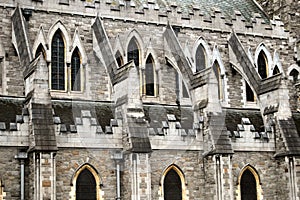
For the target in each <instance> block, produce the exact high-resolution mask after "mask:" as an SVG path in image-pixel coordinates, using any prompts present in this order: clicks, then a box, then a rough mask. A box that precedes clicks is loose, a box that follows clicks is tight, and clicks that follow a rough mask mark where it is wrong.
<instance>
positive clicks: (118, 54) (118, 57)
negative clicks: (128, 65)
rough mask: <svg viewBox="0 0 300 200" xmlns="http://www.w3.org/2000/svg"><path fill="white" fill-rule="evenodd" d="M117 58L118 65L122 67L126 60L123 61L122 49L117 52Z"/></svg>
mask: <svg viewBox="0 0 300 200" xmlns="http://www.w3.org/2000/svg"><path fill="white" fill-rule="evenodd" d="M115 58H116V60H117V63H118V66H119V67H121V66H122V65H123V64H124V62H123V58H122V55H121V53H120V51H117V52H116V54H115Z"/></svg>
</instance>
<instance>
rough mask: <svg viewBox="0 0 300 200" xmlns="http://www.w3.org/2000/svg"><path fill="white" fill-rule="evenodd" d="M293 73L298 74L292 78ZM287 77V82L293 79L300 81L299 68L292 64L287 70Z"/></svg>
mask: <svg viewBox="0 0 300 200" xmlns="http://www.w3.org/2000/svg"><path fill="white" fill-rule="evenodd" d="M293 71H296V72H298V76H297V77H293ZM287 76H288V79H289V80H293V81H295V78H297V80H299V79H300V67H299V66H298V65H297V64H292V65H291V66H290V67H289V68H288V70H287Z"/></svg>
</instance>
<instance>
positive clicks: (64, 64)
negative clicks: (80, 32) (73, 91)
mask: <svg viewBox="0 0 300 200" xmlns="http://www.w3.org/2000/svg"><path fill="white" fill-rule="evenodd" d="M57 34H59V35H60V37H61V39H62V42H63V48H64V50H63V54H64V58H63V68H64V70H63V71H64V76H63V78H64V89H63V90H61V89H53V87H52V70H53V69H52V68H53V49H52V47H53V40H54V37H55V36H56V35H57ZM50 51H51V64H50V67H49V69H50V70H49V71H50V72H49V85H50V90H51V91H57V92H66V91H67V86H68V77H67V74H68V72H67V66H66V42H65V38H64V36H63V34H62V32H61V30H59V29H58V30H57V31H56V32H55V33H54V34H53V37H52V38H51V50H50Z"/></svg>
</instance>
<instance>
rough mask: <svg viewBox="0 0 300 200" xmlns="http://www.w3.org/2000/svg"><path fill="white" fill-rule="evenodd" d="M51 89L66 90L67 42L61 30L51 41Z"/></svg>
mask: <svg viewBox="0 0 300 200" xmlns="http://www.w3.org/2000/svg"><path fill="white" fill-rule="evenodd" d="M51 89H53V90H65V44H64V40H63V38H62V35H61V33H60V31H57V32H56V33H55V34H54V36H53V39H52V43H51Z"/></svg>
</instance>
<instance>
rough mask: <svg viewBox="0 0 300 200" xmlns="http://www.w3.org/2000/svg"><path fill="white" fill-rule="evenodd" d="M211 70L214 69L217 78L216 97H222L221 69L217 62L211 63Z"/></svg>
mask: <svg viewBox="0 0 300 200" xmlns="http://www.w3.org/2000/svg"><path fill="white" fill-rule="evenodd" d="M213 71H214V74H215V76H216V78H217V81H218V97H219V99H220V100H222V99H223V95H224V94H223V80H222V77H221V69H220V66H219V64H218V62H214V64H213Z"/></svg>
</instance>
